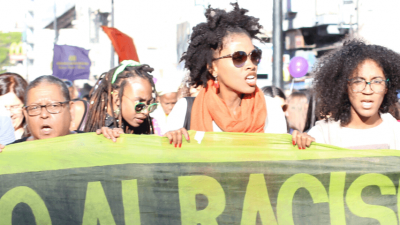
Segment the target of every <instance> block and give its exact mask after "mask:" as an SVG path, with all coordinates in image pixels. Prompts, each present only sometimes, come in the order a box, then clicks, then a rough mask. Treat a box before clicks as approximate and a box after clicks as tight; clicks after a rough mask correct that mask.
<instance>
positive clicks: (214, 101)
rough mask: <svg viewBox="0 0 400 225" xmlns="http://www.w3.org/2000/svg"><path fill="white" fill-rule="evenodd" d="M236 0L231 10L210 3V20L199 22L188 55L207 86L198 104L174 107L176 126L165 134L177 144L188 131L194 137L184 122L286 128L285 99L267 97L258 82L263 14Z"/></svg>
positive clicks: (208, 127)
mask: <svg viewBox="0 0 400 225" xmlns="http://www.w3.org/2000/svg"><path fill="white" fill-rule="evenodd" d="M232 5H233V6H234V9H233V10H232V11H230V12H226V11H225V10H220V9H213V8H211V7H209V8H208V9H207V11H206V13H205V16H206V17H207V22H205V23H200V24H198V25H197V26H196V27H194V28H193V33H192V35H191V38H190V44H189V47H188V50H187V52H186V53H185V54H184V55H183V56H182V61H185V68H186V69H188V70H189V71H190V78H191V81H192V83H193V84H194V85H195V86H198V85H200V84H202V85H203V86H204V89H203V90H201V91H200V93H199V94H198V96H197V97H196V99H195V100H194V103H193V105H192V106H191V105H190V103H189V102H188V101H186V99H182V100H180V102H178V103H177V105H175V107H174V109H173V110H172V112H171V114H170V116H169V119H168V124H169V130H170V132H168V133H166V135H165V136H167V137H168V138H169V139H170V141H171V143H173V144H174V145H175V147H178V146H179V147H181V144H182V134H183V135H185V137H186V139H189V136H188V133H187V131H186V130H187V129H185V128H182V127H186V128H190V129H191V130H196V131H206V132H212V131H214V132H217V131H223V132H248V133H264V132H267V133H286V122H285V117H284V114H283V111H282V109H281V107H280V105H279V103H278V102H277V101H276V100H274V99H273V98H270V97H264V94H263V92H262V91H261V90H260V89H259V88H258V87H257V86H256V81H257V67H258V64H259V62H260V60H261V55H262V52H261V50H260V49H258V48H257V47H256V46H254V45H253V43H252V40H253V39H258V38H257V37H256V35H257V34H259V33H260V29H261V28H262V26H261V25H260V24H259V23H258V19H257V18H254V17H251V16H248V15H246V13H247V10H246V9H241V8H239V6H238V4H236V3H235V4H232ZM189 112H190V113H189ZM188 116H190V120H189V119H188ZM185 120H186V121H187V122H186V123H185ZM188 121H190V126H188V124H189V122H188ZM185 125H186V126H185Z"/></svg>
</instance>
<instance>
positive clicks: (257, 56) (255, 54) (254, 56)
mask: <svg viewBox="0 0 400 225" xmlns="http://www.w3.org/2000/svg"><path fill="white" fill-rule="evenodd" d="M261 54H262V51H261V50H260V49H254V50H253V51H252V52H251V61H252V62H253V64H254V65H258V64H259V63H260V61H261Z"/></svg>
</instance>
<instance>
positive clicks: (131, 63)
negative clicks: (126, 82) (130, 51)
mask: <svg viewBox="0 0 400 225" xmlns="http://www.w3.org/2000/svg"><path fill="white" fill-rule="evenodd" d="M140 65H141V64H140V63H139V62H136V61H133V60H124V61H122V62H121V64H120V65H119V66H118V68H117V69H116V70H115V72H114V74H113V77H112V79H111V84H113V83H114V82H115V81H116V80H117V77H118V75H119V74H120V73H121V72H122V71H124V70H125V68H126V67H127V66H140Z"/></svg>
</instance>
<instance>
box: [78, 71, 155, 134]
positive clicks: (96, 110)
mask: <svg viewBox="0 0 400 225" xmlns="http://www.w3.org/2000/svg"><path fill="white" fill-rule="evenodd" d="M117 68H118V67H116V68H113V69H111V70H110V71H108V72H107V73H103V74H102V75H101V76H100V78H99V80H98V81H97V83H96V85H95V86H94V88H93V89H92V91H91V92H90V96H91V97H90V108H89V111H90V113H89V116H88V120H87V124H86V126H85V131H86V132H95V131H96V130H97V129H100V128H101V127H104V126H105V119H106V116H107V108H108V107H111V112H112V115H110V116H111V117H112V119H113V120H114V121H113V123H114V127H118V128H122V129H123V130H124V132H125V133H128V134H152V133H153V125H152V121H151V118H150V116H149V117H148V118H147V120H145V121H144V123H143V124H141V125H140V126H139V127H136V128H134V127H132V126H131V125H129V123H127V122H126V121H125V120H124V118H122V113H119V114H118V115H117V116H116V115H115V113H114V110H115V109H114V107H113V104H112V92H113V91H115V90H118V91H119V93H118V97H119V99H121V101H122V96H123V93H124V88H125V86H126V84H127V83H128V82H127V79H128V78H133V77H141V78H143V79H146V80H147V81H149V82H150V84H151V86H152V92H153V96H156V93H157V92H156V88H155V85H154V82H153V76H152V75H150V74H149V73H151V72H153V70H154V69H153V68H151V67H150V66H149V65H147V64H143V65H140V66H127V67H126V68H125V69H124V71H122V72H121V73H119V74H118V75H117V79H116V80H115V82H114V83H111V80H112V77H113V75H114V72H115V70H116V69H117ZM120 107H122V104H120ZM120 111H122V110H121V108H120ZM116 117H117V119H116Z"/></svg>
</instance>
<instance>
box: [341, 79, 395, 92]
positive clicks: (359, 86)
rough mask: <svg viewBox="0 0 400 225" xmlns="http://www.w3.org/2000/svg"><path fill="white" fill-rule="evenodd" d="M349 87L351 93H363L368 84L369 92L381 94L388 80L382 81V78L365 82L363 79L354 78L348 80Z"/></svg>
mask: <svg viewBox="0 0 400 225" xmlns="http://www.w3.org/2000/svg"><path fill="white" fill-rule="evenodd" d="M348 80H349V85H350V87H351V89H352V90H353V92H356V93H359V92H363V91H364V90H365V88H366V87H367V84H369V86H370V88H371V90H372V91H373V92H374V93H381V92H383V91H384V90H385V88H386V86H387V84H388V83H389V79H386V80H385V79H382V78H375V79H372V80H371V81H370V82H367V81H366V80H365V79H364V78H361V77H356V78H353V79H348Z"/></svg>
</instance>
